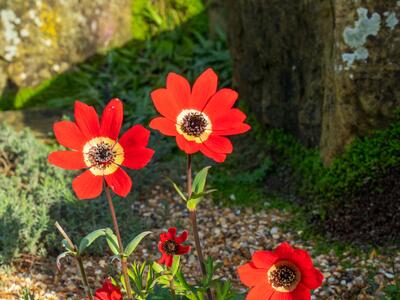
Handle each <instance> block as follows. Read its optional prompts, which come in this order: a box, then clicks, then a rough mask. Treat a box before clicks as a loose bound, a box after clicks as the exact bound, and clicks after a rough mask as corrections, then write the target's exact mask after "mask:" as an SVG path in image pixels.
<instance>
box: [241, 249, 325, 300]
mask: <svg viewBox="0 0 400 300" xmlns="http://www.w3.org/2000/svg"><path fill="white" fill-rule="evenodd" d="M238 273H239V277H240V280H241V281H242V283H243V284H244V285H246V286H247V287H249V288H251V289H250V292H249V293H248V295H247V298H246V300H267V299H268V300H274V299H285V300H303V299H311V296H310V290H313V289H316V288H318V287H319V286H320V285H321V284H322V281H323V275H322V273H321V272H320V271H319V270H317V269H316V268H314V266H313V262H312V260H311V258H310V256H309V255H308V253H307V252H306V251H304V250H301V249H294V248H292V247H291V246H290V245H289V244H288V243H282V244H280V245H279V246H278V247H277V248H276V249H275V250H274V251H256V252H255V253H254V254H253V257H252V261H251V262H249V263H247V264H245V265H243V266H240V267H239V268H238Z"/></svg>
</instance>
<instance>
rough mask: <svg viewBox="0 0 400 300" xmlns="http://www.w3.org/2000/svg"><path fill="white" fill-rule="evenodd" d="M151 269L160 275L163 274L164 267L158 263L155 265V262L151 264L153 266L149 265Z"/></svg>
mask: <svg viewBox="0 0 400 300" xmlns="http://www.w3.org/2000/svg"><path fill="white" fill-rule="evenodd" d="M151 267H152V268H153V270H154V271H155V272H156V273H161V272H163V271H164V267H163V266H162V265H160V264H159V263H157V262H155V261H154V262H153V264H152V265H151Z"/></svg>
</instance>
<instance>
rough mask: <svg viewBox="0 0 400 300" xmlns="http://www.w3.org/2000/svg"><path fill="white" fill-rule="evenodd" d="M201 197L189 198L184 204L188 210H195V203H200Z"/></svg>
mask: <svg viewBox="0 0 400 300" xmlns="http://www.w3.org/2000/svg"><path fill="white" fill-rule="evenodd" d="M201 199H202V198H195V199H190V200H189V201H188V202H187V203H186V206H187V208H188V210H190V211H195V210H196V207H197V205H198V204H199V203H200V201H201Z"/></svg>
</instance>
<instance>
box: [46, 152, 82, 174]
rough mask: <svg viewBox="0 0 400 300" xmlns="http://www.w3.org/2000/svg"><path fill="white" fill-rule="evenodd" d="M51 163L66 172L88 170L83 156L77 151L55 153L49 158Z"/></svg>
mask: <svg viewBox="0 0 400 300" xmlns="http://www.w3.org/2000/svg"><path fill="white" fill-rule="evenodd" d="M48 161H49V163H51V164H53V165H55V166H57V167H60V168H63V169H65V170H80V169H84V168H87V166H86V164H85V162H84V161H83V154H82V153H81V152H75V151H55V152H52V153H50V155H49V157H48Z"/></svg>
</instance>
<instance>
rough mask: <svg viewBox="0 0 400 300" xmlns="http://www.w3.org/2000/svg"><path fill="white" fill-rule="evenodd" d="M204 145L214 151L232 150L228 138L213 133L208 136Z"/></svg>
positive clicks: (227, 151) (224, 151)
mask: <svg viewBox="0 0 400 300" xmlns="http://www.w3.org/2000/svg"><path fill="white" fill-rule="evenodd" d="M204 145H205V146H206V147H207V148H208V149H210V150H211V151H213V152H216V153H232V151H233V146H232V143H231V141H230V140H229V139H228V138H226V137H222V136H218V135H214V134H212V135H210V136H209V137H208V139H207V140H206V141H205V142H204Z"/></svg>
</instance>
